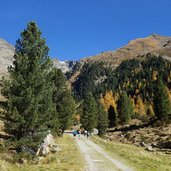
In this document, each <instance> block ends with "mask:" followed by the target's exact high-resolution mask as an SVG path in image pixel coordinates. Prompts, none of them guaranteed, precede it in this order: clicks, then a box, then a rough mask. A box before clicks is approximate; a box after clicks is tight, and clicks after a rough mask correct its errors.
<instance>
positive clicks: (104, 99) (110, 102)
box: [100, 91, 117, 111]
mask: <svg viewBox="0 0 171 171" xmlns="http://www.w3.org/2000/svg"><path fill="white" fill-rule="evenodd" d="M100 102H101V103H102V104H103V106H104V108H105V110H106V111H108V109H109V108H110V106H112V107H114V110H115V111H117V105H116V98H115V97H114V95H113V92H112V91H108V92H106V94H105V95H104V96H101V98H100Z"/></svg>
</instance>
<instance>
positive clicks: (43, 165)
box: [0, 135, 84, 171]
mask: <svg viewBox="0 0 171 171" xmlns="http://www.w3.org/2000/svg"><path fill="white" fill-rule="evenodd" d="M57 144H59V145H60V147H61V149H62V150H61V151H60V152H57V153H55V154H49V155H48V156H47V157H45V158H44V159H43V160H42V161H41V162H39V163H38V164H22V165H21V164H12V163H10V162H7V161H6V160H3V155H4V156H5V155H7V154H1V156H0V157H1V158H0V170H1V171H82V170H83V168H84V162H83V158H82V156H81V154H80V152H79V150H78V148H77V146H76V144H75V142H74V141H73V140H72V137H70V136H68V135H64V136H63V137H62V138H57Z"/></svg>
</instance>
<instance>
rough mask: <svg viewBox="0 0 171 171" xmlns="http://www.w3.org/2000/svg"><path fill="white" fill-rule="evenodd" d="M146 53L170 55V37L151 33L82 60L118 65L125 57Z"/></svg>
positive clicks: (129, 57)
mask: <svg viewBox="0 0 171 171" xmlns="http://www.w3.org/2000/svg"><path fill="white" fill-rule="evenodd" d="M147 53H155V54H159V55H160V54H161V55H166V56H171V37H168V36H161V35H158V34H152V35H150V36H148V37H145V38H137V39H135V40H131V41H130V42H129V43H128V44H127V45H125V46H123V47H121V48H119V49H116V50H114V51H107V52H103V53H101V54H98V55H95V56H91V57H88V58H84V59H82V61H84V62H88V61H107V62H112V63H113V64H114V66H118V64H120V63H121V61H123V60H125V59H131V58H135V57H138V56H142V55H145V54H147Z"/></svg>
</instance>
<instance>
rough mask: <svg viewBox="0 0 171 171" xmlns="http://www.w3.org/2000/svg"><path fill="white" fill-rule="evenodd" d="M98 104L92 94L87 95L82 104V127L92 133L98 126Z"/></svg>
mask: <svg viewBox="0 0 171 171" xmlns="http://www.w3.org/2000/svg"><path fill="white" fill-rule="evenodd" d="M97 113H98V109H97V103H96V101H95V99H94V97H93V95H92V93H87V94H86V96H85V99H84V101H83V103H82V114H81V120H80V121H81V125H82V127H83V128H85V129H86V130H87V131H89V132H91V131H92V130H93V128H95V127H96V126H97Z"/></svg>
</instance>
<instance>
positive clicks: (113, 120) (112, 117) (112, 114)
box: [108, 106, 118, 128]
mask: <svg viewBox="0 0 171 171" xmlns="http://www.w3.org/2000/svg"><path fill="white" fill-rule="evenodd" d="M108 120H109V127H110V128H112V127H114V126H116V125H117V122H118V118H117V113H116V111H115V109H114V107H113V106H110V107H109V109H108Z"/></svg>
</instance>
